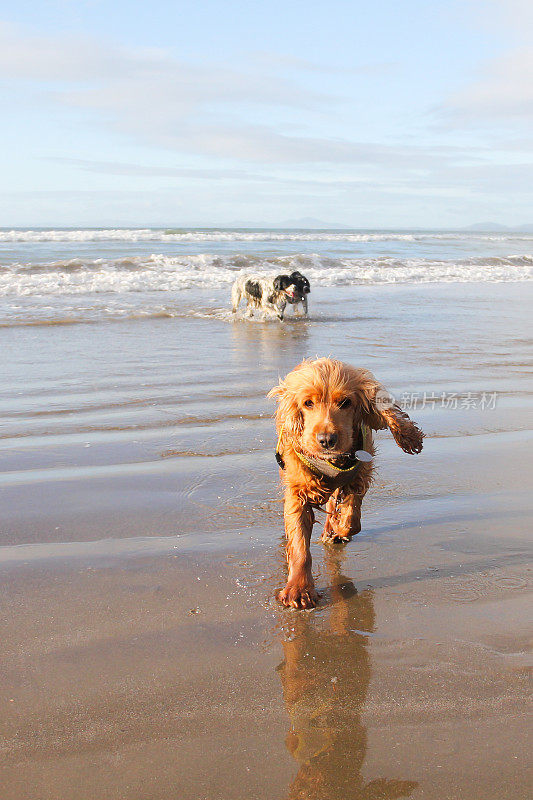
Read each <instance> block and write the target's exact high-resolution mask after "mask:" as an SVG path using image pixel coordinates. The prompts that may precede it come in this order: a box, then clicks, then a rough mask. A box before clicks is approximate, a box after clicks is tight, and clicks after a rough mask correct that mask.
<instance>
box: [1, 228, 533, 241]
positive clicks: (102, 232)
mask: <svg viewBox="0 0 533 800" xmlns="http://www.w3.org/2000/svg"><path fill="white" fill-rule="evenodd" d="M431 239H436V240H439V241H450V242H453V241H469V240H475V239H478V240H479V239H481V240H484V241H493V242H504V241H513V242H517V241H533V233H511V232H509V233H498V232H495V233H490V232H479V233H478V232H473V231H468V232H467V231H465V232H460V231H458V232H442V233H438V232H430V231H427V232H422V231H420V232H413V233H410V232H409V233H406V232H401V231H397V232H395V231H376V232H373V231H365V232H357V231H339V230H335V231H324V230H318V231H312V230H307V231H302V230H299V231H298V230H286V231H283V230H255V231H254V230H238V229H235V230H216V229H209V230H185V229H179V228H177V229H167V230H161V229H157V228H107V229H102V228H94V229H80V230H64V229H57V230H39V229H35V230H17V229H13V230H5V229H4V230H0V243H10V242H161V243H170V242H176V243H180V242H182V243H184V244H186V243H188V242H313V241H319V242H343V241H345V242H352V243H353V242H385V241H399V242H417V241H420V242H423V241H428V240H431Z"/></svg>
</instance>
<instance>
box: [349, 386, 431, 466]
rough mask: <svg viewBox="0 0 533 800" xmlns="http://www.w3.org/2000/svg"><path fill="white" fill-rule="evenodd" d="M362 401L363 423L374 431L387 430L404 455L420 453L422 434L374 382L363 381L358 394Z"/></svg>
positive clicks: (381, 387)
mask: <svg viewBox="0 0 533 800" xmlns="http://www.w3.org/2000/svg"><path fill="white" fill-rule="evenodd" d="M358 394H359V395H360V399H361V400H362V413H363V421H364V422H365V423H366V424H367V425H368V426H369V427H370V428H373V429H374V430H375V431H380V430H384V429H385V428H388V429H389V430H390V432H391V433H392V435H393V436H394V439H395V441H396V444H397V445H398V446H399V447H401V448H402V450H403V451H404V452H405V453H410V454H411V455H412V454H414V453H420V452H421V450H422V446H423V439H424V434H423V433H422V431H421V430H420V428H419V427H418V425H417V424H416V423H415V422H413V421H412V419H410V417H409V415H408V414H406V413H405V411H402V409H401V408H400V407H399V406H398V405H396V403H395V402H394V400H393V399H392V397H391V396H390V394H389V393H388V392H387V390H386V389H384V388H383V386H381V385H380V384H379V383H378V382H377V381H376V380H374V379H371V380H368V381H364V382H363V384H362V387H361V389H360V391H359V392H358Z"/></svg>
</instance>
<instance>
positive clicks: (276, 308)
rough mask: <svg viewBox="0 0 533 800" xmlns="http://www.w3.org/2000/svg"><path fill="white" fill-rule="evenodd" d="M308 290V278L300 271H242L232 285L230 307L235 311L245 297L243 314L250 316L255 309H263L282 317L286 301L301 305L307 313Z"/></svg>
mask: <svg viewBox="0 0 533 800" xmlns="http://www.w3.org/2000/svg"><path fill="white" fill-rule="evenodd" d="M310 291H311V286H310V285H309V281H308V280H307V278H306V277H305V275H302V273H301V272H297V271H296V272H291V274H290V275H275V276H269V275H260V274H257V275H241V276H239V277H238V278H237V280H236V281H235V283H234V284H233V287H232V289H231V304H232V311H233V313H234V314H235V313H236V312H237V309H238V307H239V303H240V302H241V300H242V299H243V298H244V299H245V300H246V303H247V306H246V311H245V313H244V315H245V316H246V317H252V316H253V313H254V310H262V311H266V312H267V313H269V314H275V315H276V316H277V317H278V318H279V319H280V320H282V319H283V316H284V313H285V307H286V305H287V303H290V305H293V306H295V311H296V306H297V305H298V304H301V305H302V309H303V313H304V315H306V316H307V295H308V294H309V292H310Z"/></svg>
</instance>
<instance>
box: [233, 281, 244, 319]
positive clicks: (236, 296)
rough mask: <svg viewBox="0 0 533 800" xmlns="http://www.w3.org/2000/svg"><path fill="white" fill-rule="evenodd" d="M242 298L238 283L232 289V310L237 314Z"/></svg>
mask: <svg viewBox="0 0 533 800" xmlns="http://www.w3.org/2000/svg"><path fill="white" fill-rule="evenodd" d="M241 298H242V289H241V287H240V285H239V283H238V282H237V281H235V283H234V284H233V286H232V287H231V310H232V312H233V313H234V314H235V313H236V311H237V309H238V307H239V303H240V302H241Z"/></svg>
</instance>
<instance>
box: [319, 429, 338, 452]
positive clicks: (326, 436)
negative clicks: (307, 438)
mask: <svg viewBox="0 0 533 800" xmlns="http://www.w3.org/2000/svg"><path fill="white" fill-rule="evenodd" d="M337 438H338V437H337V434H336V433H317V435H316V440H317V442H318V444H319V445H320V447H323V448H324V450H331V449H332V448H333V447H335V445H336V444H337Z"/></svg>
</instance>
